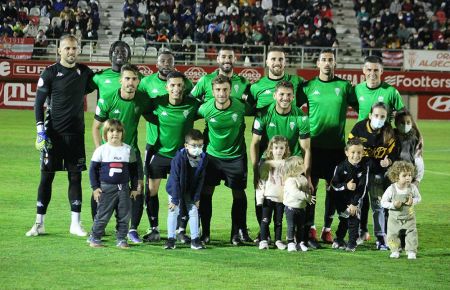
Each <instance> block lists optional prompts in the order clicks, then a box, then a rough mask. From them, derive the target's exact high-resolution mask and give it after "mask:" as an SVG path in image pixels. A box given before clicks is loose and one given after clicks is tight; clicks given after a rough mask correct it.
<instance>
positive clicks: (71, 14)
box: [59, 5, 75, 21]
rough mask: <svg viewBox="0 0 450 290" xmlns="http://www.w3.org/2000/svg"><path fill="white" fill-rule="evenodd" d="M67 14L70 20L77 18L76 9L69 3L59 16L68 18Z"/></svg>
mask: <svg viewBox="0 0 450 290" xmlns="http://www.w3.org/2000/svg"><path fill="white" fill-rule="evenodd" d="M66 16H69V20H71V21H73V20H75V11H73V9H72V8H70V7H69V6H67V5H66V6H64V9H63V11H61V13H59V18H61V19H66Z"/></svg>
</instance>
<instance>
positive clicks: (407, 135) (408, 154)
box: [394, 109, 424, 187]
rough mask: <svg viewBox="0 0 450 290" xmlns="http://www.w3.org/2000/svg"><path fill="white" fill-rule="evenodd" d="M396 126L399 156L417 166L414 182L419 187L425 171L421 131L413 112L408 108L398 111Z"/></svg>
mask: <svg viewBox="0 0 450 290" xmlns="http://www.w3.org/2000/svg"><path fill="white" fill-rule="evenodd" d="M395 127H396V128H395V130H394V132H395V138H396V144H397V145H396V146H397V152H398V157H399V159H400V160H404V161H408V162H411V163H412V164H414V165H415V166H416V172H417V174H416V175H415V176H414V178H413V182H414V184H415V185H416V186H417V187H418V186H419V183H420V181H421V180H422V178H423V173H424V163H423V158H422V154H421V151H422V144H421V142H420V140H421V136H420V132H419V130H418V128H417V125H416V123H415V122H414V119H413V117H412V115H411V113H410V112H409V111H408V110H406V109H402V110H400V111H398V112H397V114H396V115H395Z"/></svg>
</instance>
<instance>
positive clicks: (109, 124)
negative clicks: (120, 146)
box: [103, 119, 125, 142]
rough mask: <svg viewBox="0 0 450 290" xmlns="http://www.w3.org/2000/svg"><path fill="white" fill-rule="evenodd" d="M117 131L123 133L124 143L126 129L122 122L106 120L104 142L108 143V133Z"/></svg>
mask: <svg viewBox="0 0 450 290" xmlns="http://www.w3.org/2000/svg"><path fill="white" fill-rule="evenodd" d="M114 130H117V131H119V132H122V140H121V141H122V142H123V138H124V137H125V129H124V128H123V124H122V122H120V120H118V119H109V120H106V122H105V124H104V125H103V140H105V141H106V142H108V135H107V133H108V131H114Z"/></svg>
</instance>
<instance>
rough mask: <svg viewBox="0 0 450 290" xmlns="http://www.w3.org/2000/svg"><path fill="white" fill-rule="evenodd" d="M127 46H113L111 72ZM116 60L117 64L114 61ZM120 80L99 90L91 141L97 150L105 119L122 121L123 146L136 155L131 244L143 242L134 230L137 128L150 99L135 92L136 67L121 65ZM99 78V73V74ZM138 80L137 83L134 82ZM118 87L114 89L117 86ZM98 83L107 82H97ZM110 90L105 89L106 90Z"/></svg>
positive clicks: (139, 201) (138, 209)
mask: <svg viewBox="0 0 450 290" xmlns="http://www.w3.org/2000/svg"><path fill="white" fill-rule="evenodd" d="M126 46H128V45H127V44H120V45H119V46H116V47H115V50H113V52H112V58H111V59H112V64H113V69H114V68H117V67H118V66H119V65H118V63H121V60H125V59H127V57H126V56H127V50H126V49H125V47H126ZM117 60H118V62H117ZM120 67H121V70H120V75H119V76H120V80H113V82H114V83H113V84H112V85H111V87H112V86H114V87H116V89H115V90H112V89H111V91H110V92H109V93H104V92H103V93H102V91H101V90H100V96H101V97H100V99H99V100H98V102H97V108H96V110H95V116H94V119H95V120H94V123H93V124H92V139H93V141H94V145H95V148H98V147H99V146H100V145H101V143H102V137H101V132H100V130H101V128H102V126H103V123H104V122H105V121H106V120H108V119H113V118H114V119H118V120H120V121H121V122H122V124H123V126H124V129H125V136H124V143H125V144H128V145H130V146H131V148H132V149H133V150H134V152H135V154H136V160H137V164H138V190H137V191H136V195H135V196H131V225H130V229H129V231H128V239H129V240H130V241H131V242H132V243H142V240H141V239H140V238H139V235H138V232H137V227H138V226H139V222H140V219H141V217H142V211H143V204H144V198H143V195H142V194H141V193H142V187H143V178H144V173H143V170H142V159H141V152H140V150H139V148H138V144H137V140H138V130H137V128H138V125H139V119H140V117H141V115H143V114H150V113H151V104H150V98H149V97H148V96H147V94H146V93H145V92H140V91H136V90H137V86H138V85H139V81H140V73H139V69H138V68H137V67H136V66H135V65H131V64H124V65H120ZM109 74H110V75H112V77H111V78H114V77H115V75H114V74H115V73H114V71H112V70H111V72H110V73H109ZM100 76H101V74H100ZM135 79H136V80H137V81H136V80H135ZM103 80H104V79H103ZM116 82H117V84H119V87H118V88H117V84H116ZM99 83H100V84H102V83H106V81H103V82H102V81H99ZM109 88H110V87H108V89H109ZM91 205H92V207H93V215H94V213H95V212H96V207H97V202H96V201H95V200H94V201H93V202H92V203H91ZM94 216H95V215H94Z"/></svg>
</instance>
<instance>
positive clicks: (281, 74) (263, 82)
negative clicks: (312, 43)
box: [250, 48, 303, 242]
mask: <svg viewBox="0 0 450 290" xmlns="http://www.w3.org/2000/svg"><path fill="white" fill-rule="evenodd" d="M266 65H267V68H268V69H269V75H267V76H264V77H262V78H261V79H259V80H258V81H257V82H255V83H254V84H252V85H251V87H250V94H251V99H252V100H254V101H255V102H256V109H257V110H258V111H261V110H263V109H264V108H267V107H269V106H270V105H271V104H273V103H274V102H275V98H274V95H275V87H276V86H277V84H278V83H279V82H281V81H287V82H290V83H291V84H292V85H293V90H294V91H293V93H294V95H293V96H294V99H293V105H294V106H295V102H296V101H295V96H296V94H297V92H298V91H299V90H298V88H299V86H300V85H301V84H302V83H303V78H302V77H299V76H297V75H290V74H287V73H286V72H285V67H286V55H285V53H284V51H283V50H282V49H280V48H271V49H270V50H269V52H268V53H267V59H266ZM281 135H283V136H284V134H281ZM262 137H263V138H262V139H261V140H260V142H258V144H259V149H258V151H257V152H258V156H254V159H252V160H254V161H255V162H256V163H255V164H254V166H253V184H254V187H255V190H256V187H257V185H258V182H259V176H258V172H259V170H258V168H257V166H258V162H259V160H260V158H261V155H262V154H263V153H264V150H265V148H266V147H267V144H268V142H269V140H267V138H266V136H262ZM255 166H256V167H255ZM255 213H256V220H257V221H258V225H260V224H261V217H262V206H258V205H256V198H255ZM256 242H258V238H257V239H256Z"/></svg>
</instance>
